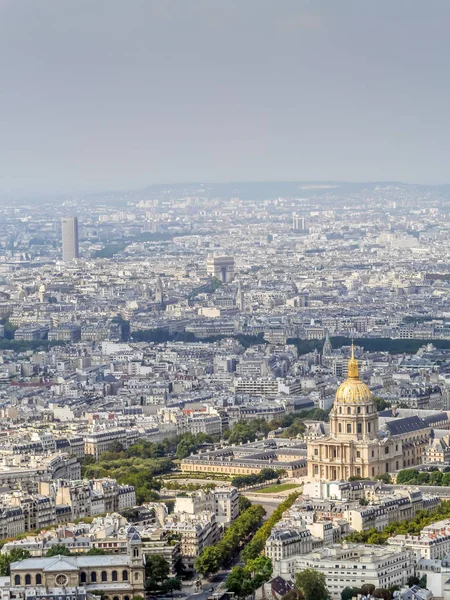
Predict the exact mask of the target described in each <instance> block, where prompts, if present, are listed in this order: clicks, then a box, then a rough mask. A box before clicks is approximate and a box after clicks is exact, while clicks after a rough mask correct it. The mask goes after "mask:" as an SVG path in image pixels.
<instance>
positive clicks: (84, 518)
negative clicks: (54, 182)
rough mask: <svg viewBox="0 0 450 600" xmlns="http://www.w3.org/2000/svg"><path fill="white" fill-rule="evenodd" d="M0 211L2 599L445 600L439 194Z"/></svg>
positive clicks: (44, 204) (157, 199)
mask: <svg viewBox="0 0 450 600" xmlns="http://www.w3.org/2000/svg"><path fill="white" fill-rule="evenodd" d="M418 207H419V208H418ZM0 210H1V217H2V218H1V222H0V252H1V254H0V315H1V335H2V337H1V340H0V402H1V405H0V420H1V438H0V540H1V544H2V546H1V555H0V587H1V594H2V595H1V598H2V600H12V599H18V598H25V599H28V598H30V599H31V598H33V599H35V600H41V599H42V600H43V599H44V598H51V599H52V600H53V599H55V600H56V599H57V598H62V599H64V600H69V599H72V600H85V599H90V598H95V597H96V598H101V599H102V600H132V599H134V600H137V599H138V598H153V597H158V598H166V597H167V598H172V597H178V598H193V599H198V600H207V599H209V598H210V599H214V600H221V599H222V598H223V599H226V598H232V597H237V598H242V599H245V598H247V597H249V596H254V595H256V597H257V598H260V597H262V598H264V597H266V595H269V596H272V597H273V598H276V599H277V600H280V599H281V598H283V599H284V600H295V599H297V598H304V599H305V600H326V598H328V597H331V598H332V600H341V599H342V600H350V599H351V598H360V597H361V596H364V597H372V596H373V597H374V598H383V599H384V600H391V599H392V598H394V597H395V598H399V599H401V600H413V599H416V598H417V599H418V600H430V599H431V598H433V597H437V598H447V595H449V596H450V583H449V582H450V487H449V486H450V474H449V473H448V472H449V471H450V360H449V358H450V266H449V265H450V263H449V259H448V250H447V246H446V241H447V239H448V236H449V230H450V192H449V190H448V188H446V187H444V186H443V187H427V186H412V185H403V184H395V183H386V184H382V183H379V184H341V183H328V184H320V183H304V184H303V183H286V184H267V185H264V184H250V183H249V184H233V185H232V184H229V185H221V184H217V185H213V184H208V185H207V184H186V185H177V186H150V187H148V188H145V189H142V190H140V191H130V192H126V193H125V192H124V193H119V192H117V193H114V194H96V195H95V196H93V195H89V194H86V195H85V196H81V195H80V196H67V197H58V198H56V197H54V198H48V199H45V198H39V200H36V199H33V198H26V199H25V198H14V199H13V200H12V201H8V200H7V199H6V197H5V198H3V201H2V205H1V209H0Z"/></svg>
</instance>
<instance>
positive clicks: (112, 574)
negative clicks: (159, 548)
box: [10, 536, 144, 600]
mask: <svg viewBox="0 0 450 600" xmlns="http://www.w3.org/2000/svg"><path fill="white" fill-rule="evenodd" d="M10 585H11V586H14V588H15V589H17V588H18V589H17V591H20V592H22V593H23V594H24V595H26V591H27V588H33V587H35V586H38V587H39V586H42V587H44V588H50V589H51V588H61V591H62V590H63V589H64V588H66V589H67V588H81V589H85V590H86V591H87V592H91V593H93V592H95V591H98V590H101V591H102V592H103V594H104V596H103V598H104V599H105V600H131V599H132V598H133V596H136V595H144V563H143V559H142V552H141V541H140V538H139V536H136V540H134V539H133V538H131V539H130V554H129V555H124V554H114V555H105V556H83V555H79V556H52V557H51V558H47V557H45V558H26V559H25V560H21V561H18V562H14V563H12V564H11V576H10Z"/></svg>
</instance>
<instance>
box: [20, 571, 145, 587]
mask: <svg viewBox="0 0 450 600" xmlns="http://www.w3.org/2000/svg"><path fill="white" fill-rule="evenodd" d="M134 578H135V579H139V573H137V572H136V573H135V574H134ZM87 579H88V577H87V573H86V572H85V571H82V572H81V573H80V583H87ZM31 580H32V576H31V575H30V573H27V574H26V575H25V577H24V585H31ZM97 581H102V582H107V581H108V573H107V572H106V571H102V572H101V573H100V577H99V578H98V577H97V573H96V572H95V571H92V573H91V577H90V582H91V583H97ZM111 581H119V573H118V572H117V571H111ZM122 581H128V571H127V570H126V569H124V570H123V571H122ZM14 585H22V576H21V575H15V576H14ZM34 585H42V575H41V574H40V573H37V574H36V576H35V581H34Z"/></svg>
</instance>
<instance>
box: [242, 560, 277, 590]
mask: <svg viewBox="0 0 450 600" xmlns="http://www.w3.org/2000/svg"><path fill="white" fill-rule="evenodd" d="M245 568H246V570H247V571H248V574H249V576H250V577H251V579H252V581H253V587H254V589H255V591H256V590H257V589H258V588H260V587H261V586H262V585H263V584H264V583H265V582H266V581H269V579H270V577H271V576H272V571H273V567H272V561H271V560H270V558H268V557H267V556H258V558H254V559H252V560H249V561H247V564H246V565H245Z"/></svg>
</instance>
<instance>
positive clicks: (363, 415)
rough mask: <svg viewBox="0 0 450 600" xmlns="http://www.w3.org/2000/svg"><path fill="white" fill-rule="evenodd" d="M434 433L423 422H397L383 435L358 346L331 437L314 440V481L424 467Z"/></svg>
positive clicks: (310, 445)
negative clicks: (362, 374) (358, 357)
mask: <svg viewBox="0 0 450 600" xmlns="http://www.w3.org/2000/svg"><path fill="white" fill-rule="evenodd" d="M430 431H431V429H430V427H427V426H426V424H425V423H424V422H423V421H422V420H421V419H419V418H416V419H414V418H405V419H397V420H396V421H395V422H394V423H393V424H392V426H391V427H389V426H388V428H387V430H386V431H383V432H380V431H379V423H378V411H377V408H376V405H375V403H374V401H373V397H372V392H371V391H370V389H369V387H368V386H367V385H366V384H365V383H364V382H363V381H361V379H360V378H359V372H358V362H357V360H356V359H355V356H354V348H353V345H352V353H351V358H350V360H349V362H348V378H347V379H346V380H345V381H344V382H343V383H342V384H341V385H340V386H339V388H338V390H337V392H336V398H335V400H334V404H333V407H332V409H331V412H330V433H329V434H328V435H322V436H318V437H312V438H310V439H309V440H308V477H309V480H310V481H334V480H338V479H348V478H349V477H368V478H374V477H377V475H381V474H382V473H390V472H395V471H397V470H398V469H403V468H405V467H408V466H412V465H415V464H420V463H421V462H422V454H423V451H424V449H425V447H426V446H427V445H428V443H429V439H430Z"/></svg>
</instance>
